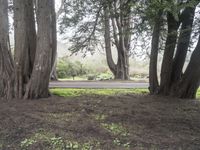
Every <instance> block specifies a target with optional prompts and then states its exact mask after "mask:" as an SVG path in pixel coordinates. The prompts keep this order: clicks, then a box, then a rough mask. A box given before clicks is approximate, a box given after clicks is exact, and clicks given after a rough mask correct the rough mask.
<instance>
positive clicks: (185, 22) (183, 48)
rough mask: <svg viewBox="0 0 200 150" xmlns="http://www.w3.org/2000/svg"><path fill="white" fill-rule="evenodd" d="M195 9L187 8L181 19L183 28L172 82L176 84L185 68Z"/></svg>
mask: <svg viewBox="0 0 200 150" xmlns="http://www.w3.org/2000/svg"><path fill="white" fill-rule="evenodd" d="M194 13H195V8H191V7H187V8H186V9H185V10H184V11H183V13H182V17H181V21H182V26H181V30H180V35H179V39H178V45H177V50H176V55H175V58H174V61H173V68H172V77H171V82H172V84H173V83H176V82H178V81H179V80H180V79H181V75H182V70H183V66H184V63H185V59H186V56H187V51H188V47H189V43H190V38H191V32H192V25H193V20H194Z"/></svg>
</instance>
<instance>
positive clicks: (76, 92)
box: [50, 88, 148, 97]
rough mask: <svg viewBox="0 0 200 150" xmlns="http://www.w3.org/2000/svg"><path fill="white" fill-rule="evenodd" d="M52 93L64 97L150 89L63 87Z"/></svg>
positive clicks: (138, 91) (115, 93) (111, 94)
mask: <svg viewBox="0 0 200 150" xmlns="http://www.w3.org/2000/svg"><path fill="white" fill-rule="evenodd" d="M50 91H51V93H52V94H54V95H58V96H62V97H79V96H83V95H105V96H114V95H123V94H146V93H148V89H142V88H141V89H62V88H55V89H51V90H50Z"/></svg>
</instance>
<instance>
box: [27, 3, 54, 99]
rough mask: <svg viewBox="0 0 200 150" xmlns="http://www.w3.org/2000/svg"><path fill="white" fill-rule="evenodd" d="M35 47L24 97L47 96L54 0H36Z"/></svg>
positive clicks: (52, 45) (52, 57)
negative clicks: (36, 29) (33, 60)
mask: <svg viewBox="0 0 200 150" xmlns="http://www.w3.org/2000/svg"><path fill="white" fill-rule="evenodd" d="M37 5H38V6H37V26H38V34H37V47H36V55H35V62H34V66H33V71H32V75H31V79H30V81H29V83H28V85H27V88H26V94H25V96H24V98H30V99H35V98H36V99H37V98H44V97H48V96H49V89H48V86H49V79H50V73H51V70H52V66H53V63H52V62H53V59H54V55H55V54H56V52H55V51H56V48H55V47H56V40H55V39H56V38H55V24H54V23H55V17H56V15H55V12H54V11H55V8H54V7H55V5H54V0H38V4H37Z"/></svg>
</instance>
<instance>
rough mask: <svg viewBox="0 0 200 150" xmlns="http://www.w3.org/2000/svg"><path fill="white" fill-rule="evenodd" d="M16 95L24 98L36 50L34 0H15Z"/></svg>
mask: <svg viewBox="0 0 200 150" xmlns="http://www.w3.org/2000/svg"><path fill="white" fill-rule="evenodd" d="M14 31H15V66H16V67H15V97H16V98H23V95H24V93H25V87H26V85H27V83H28V81H29V79H30V76H31V73H32V69H33V64H34V60H35V50H36V31H35V18H34V10H33V0H14Z"/></svg>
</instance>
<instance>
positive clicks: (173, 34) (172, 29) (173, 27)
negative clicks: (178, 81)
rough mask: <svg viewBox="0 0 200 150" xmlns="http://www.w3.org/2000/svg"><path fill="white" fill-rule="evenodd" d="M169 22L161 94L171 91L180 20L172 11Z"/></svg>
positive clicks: (168, 15)
mask: <svg viewBox="0 0 200 150" xmlns="http://www.w3.org/2000/svg"><path fill="white" fill-rule="evenodd" d="M167 23H168V35H167V40H166V44H165V51H164V56H163V62H162V68H161V83H160V89H159V93H160V94H161V95H168V94H169V91H170V84H171V73H172V63H173V56H174V51H175V47H176V40H177V30H178V27H179V22H177V21H176V20H175V18H174V17H173V15H172V14H171V13H168V14H167Z"/></svg>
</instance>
